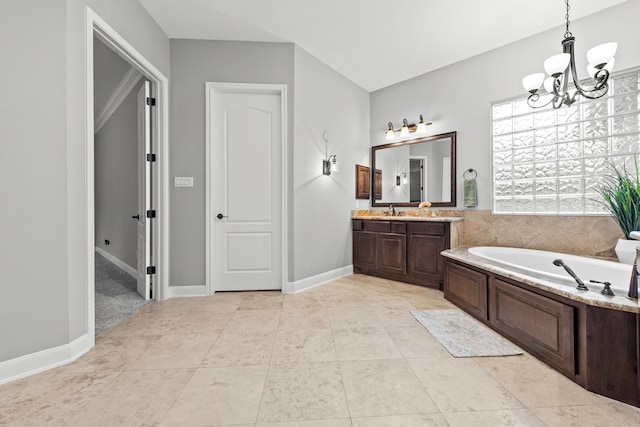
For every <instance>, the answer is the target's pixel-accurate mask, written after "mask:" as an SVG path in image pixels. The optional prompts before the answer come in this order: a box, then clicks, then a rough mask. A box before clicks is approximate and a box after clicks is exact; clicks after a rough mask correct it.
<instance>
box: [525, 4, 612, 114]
mask: <svg viewBox="0 0 640 427" xmlns="http://www.w3.org/2000/svg"><path fill="white" fill-rule="evenodd" d="M565 3H566V5H567V13H566V15H565V19H566V22H567V23H566V31H565V33H564V40H563V41H562V53H560V54H558V55H554V56H552V57H550V58H548V59H547V60H546V61H544V69H545V71H546V72H547V74H548V75H549V77H547V78H546V79H545V74H544V73H534V74H530V75H528V76H526V77H525V78H523V79H522V85H523V86H524V88H525V90H527V91H528V92H529V98H527V104H529V106H530V107H532V108H542V107H546V106H547V105H549V104H551V105H552V106H553V108H560V107H562V105H567V106H568V105H571V104H573V103H574V102H576V97H577V96H578V95H582V96H583V97H585V98H588V99H598V98H600V97H602V96H604V95H605V94H606V93H607V91H608V90H609V85H608V83H607V80H609V73H610V72H611V70H612V69H613V64H614V63H615V58H614V57H613V55H615V53H616V49H617V47H618V44H617V43H603V44H601V45H598V46H596V47H594V48H592V49H589V50H588V51H587V61H588V63H589V65H587V73H588V74H589V76H591V77H592V78H593V80H594V82H595V84H592V85H590V86H582V85H581V84H580V82H579V80H578V73H577V72H576V62H575V57H574V51H573V44H574V42H575V37H573V34H571V31H569V0H565ZM570 79H571V82H570V81H569V80H570ZM542 86H544V89H545V90H546V91H547V94H548V97H549V100H548V101H547V100H546V97H545V99H544V101H546V102H543V103H542V104H540V105H538V104H536V102H537V101H539V100H540V98H541V95H540V93H538V91H539V90H540V88H541V87H542Z"/></svg>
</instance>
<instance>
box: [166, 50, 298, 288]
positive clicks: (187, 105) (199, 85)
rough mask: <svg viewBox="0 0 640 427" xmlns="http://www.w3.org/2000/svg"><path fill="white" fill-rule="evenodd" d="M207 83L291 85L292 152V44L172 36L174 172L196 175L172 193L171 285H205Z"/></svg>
mask: <svg viewBox="0 0 640 427" xmlns="http://www.w3.org/2000/svg"><path fill="white" fill-rule="evenodd" d="M205 82H236V83H274V84H276V83H277V84H286V85H287V87H288V98H289V99H288V104H289V117H288V123H289V130H288V135H289V141H288V146H289V151H290V152H291V151H292V140H293V137H292V135H293V96H294V95H293V93H294V85H293V45H292V44H289V43H250V42H228V41H205V40H171V110H170V117H171V118H170V132H171V135H170V138H171V147H170V153H171V165H170V169H171V170H170V174H171V176H172V177H174V176H192V177H194V186H193V188H174V187H172V188H171V192H170V196H169V197H170V200H171V207H170V209H171V224H170V229H171V235H170V242H171V254H170V259H171V265H170V268H171V273H170V274H171V280H170V285H171V286H185V285H204V284H205ZM289 158H291V156H289ZM247 197H251V196H250V195H248V196H247Z"/></svg>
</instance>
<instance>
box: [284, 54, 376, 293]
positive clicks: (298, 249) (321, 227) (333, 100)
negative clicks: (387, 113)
mask: <svg viewBox="0 0 640 427" xmlns="http://www.w3.org/2000/svg"><path fill="white" fill-rule="evenodd" d="M295 89H296V91H295V125H294V126H295V130H294V138H295V139H294V142H293V151H294V165H293V169H292V176H293V203H294V215H293V217H292V218H293V223H294V226H293V240H294V243H293V246H291V245H290V247H289V252H290V254H291V255H292V256H293V270H294V271H293V277H290V280H293V281H297V280H301V279H305V278H307V277H311V276H314V275H317V274H320V273H325V272H327V271H331V270H334V269H337V268H339V267H344V266H348V265H351V221H350V218H351V209H355V208H356V206H357V202H356V200H355V165H356V164H362V165H368V164H369V137H368V130H369V114H368V111H369V94H368V93H367V92H366V91H365V90H364V89H362V88H360V87H359V86H357V85H355V84H354V83H353V82H351V81H350V80H348V79H346V78H345V77H343V76H342V75H340V74H338V73H337V72H336V71H334V70H333V69H331V68H329V67H328V66H326V65H325V64H323V63H322V62H320V61H318V60H317V59H316V58H314V57H313V56H311V55H309V54H308V53H307V52H305V51H304V50H302V49H300V48H299V47H297V46H296V49H295ZM325 131H326V132H327V134H326V135H327V139H328V140H329V141H328V143H327V144H326V148H327V150H328V153H329V155H331V154H336V155H337V159H338V164H339V167H340V172H338V173H332V174H331V175H330V176H326V175H323V174H322V160H323V159H324V156H325V141H324V139H323V133H324V132H325ZM290 170H291V169H290ZM363 202H366V201H363Z"/></svg>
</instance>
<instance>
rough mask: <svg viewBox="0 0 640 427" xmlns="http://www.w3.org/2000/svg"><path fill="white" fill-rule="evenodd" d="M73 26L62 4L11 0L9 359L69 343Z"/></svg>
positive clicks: (0, 190)
mask: <svg viewBox="0 0 640 427" xmlns="http://www.w3.org/2000/svg"><path fill="white" fill-rule="evenodd" d="M65 25H66V23H65V2H64V1H63V0H51V1H37V0H24V1H13V2H3V5H2V13H0V52H2V58H3V61H2V63H3V66H2V78H1V79H0V93H2V96H0V111H2V114H0V182H2V185H0V200H2V207H1V208H0V287H1V288H2V298H0V343H2V344H1V345H0V362H1V361H4V360H8V359H12V358H15V357H18V356H21V355H24V354H29V353H34V352H36V351H39V350H43V349H46V348H51V347H55V346H57V345H60V344H64V343H66V342H68V337H69V334H68V332H69V328H68V315H67V309H68V303H67V300H68V289H67V278H68V275H67V259H68V258H67V251H66V242H67V216H66V215H67V205H66V191H65V187H66V157H65V156H66V147H65V144H66V138H67V129H66V120H67V114H66V110H65V108H64V105H65V99H66V86H65V81H66V80H65V62H64V58H65V54H66V52H65ZM34 28H35V29H37V31H34ZM45 35H46V36H45Z"/></svg>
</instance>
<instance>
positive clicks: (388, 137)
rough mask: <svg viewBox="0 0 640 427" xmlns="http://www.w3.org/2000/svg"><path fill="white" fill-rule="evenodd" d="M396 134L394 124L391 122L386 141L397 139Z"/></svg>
mask: <svg viewBox="0 0 640 427" xmlns="http://www.w3.org/2000/svg"><path fill="white" fill-rule="evenodd" d="M395 137H396V134H395V132H394V131H393V123H391V122H389V129H387V136H386V137H385V138H384V139H385V140H386V141H390V140H392V139H395Z"/></svg>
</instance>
